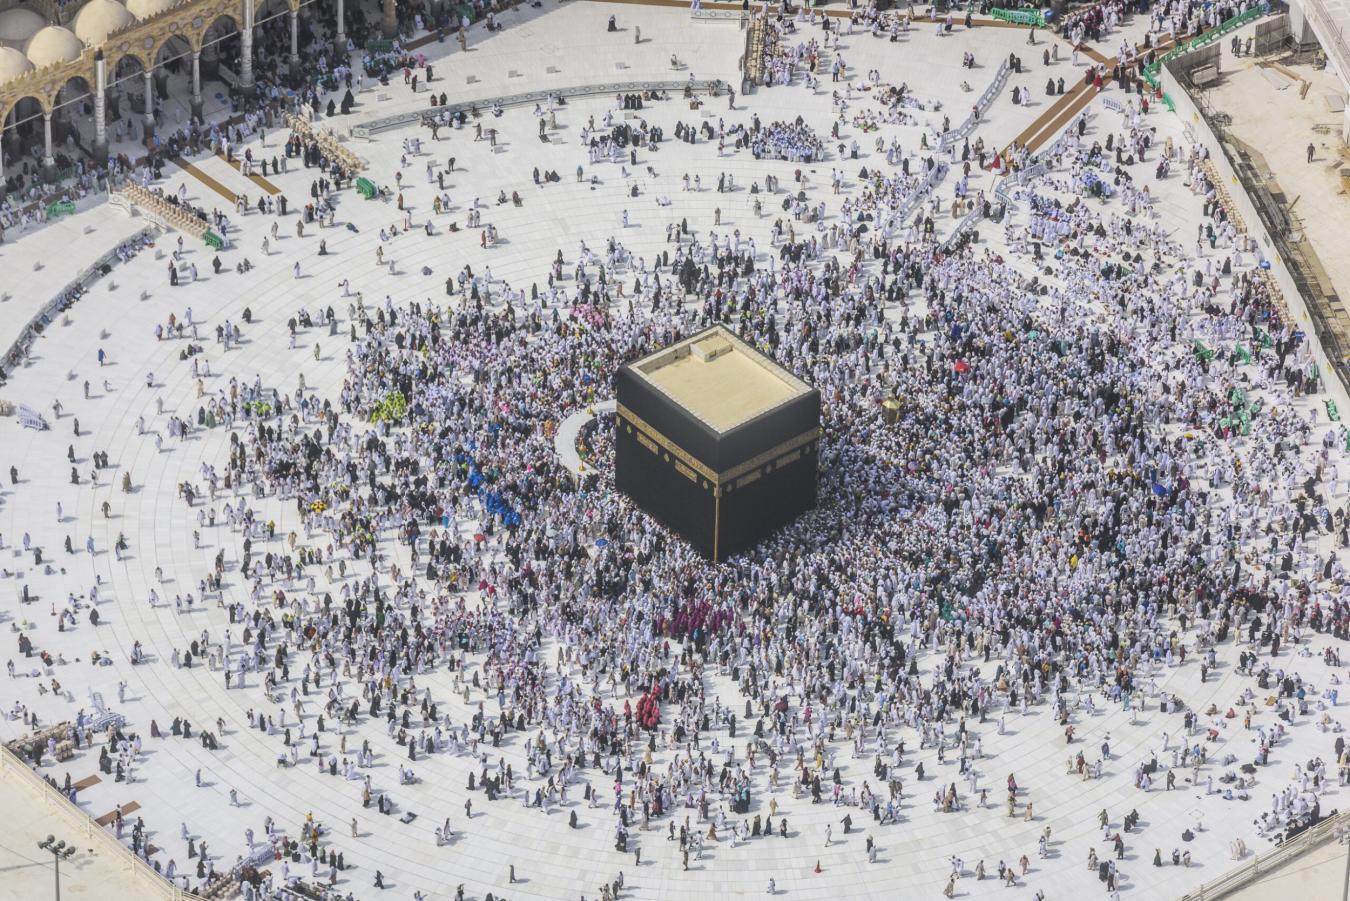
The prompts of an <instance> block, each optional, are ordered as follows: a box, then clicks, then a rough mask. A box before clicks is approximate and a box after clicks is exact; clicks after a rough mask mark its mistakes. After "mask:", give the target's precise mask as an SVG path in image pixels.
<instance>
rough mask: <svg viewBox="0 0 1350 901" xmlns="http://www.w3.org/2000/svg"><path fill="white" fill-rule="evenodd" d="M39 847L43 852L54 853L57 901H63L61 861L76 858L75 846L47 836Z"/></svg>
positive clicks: (52, 836) (38, 844)
mask: <svg viewBox="0 0 1350 901" xmlns="http://www.w3.org/2000/svg"><path fill="white" fill-rule="evenodd" d="M37 846H38V847H39V848H41V849H42V850H43V851H50V852H52V862H53V863H55V864H56V901H61V859H62V858H65V859H66V860H69V859H70V858H71V857H72V856H74V854H75V846H74V845H67V844H66V843H65V841H58V840H57V839H56V836H54V835H49V836H47V837H46V838H45V839H43V840H42V841H40V842H38V843H37Z"/></svg>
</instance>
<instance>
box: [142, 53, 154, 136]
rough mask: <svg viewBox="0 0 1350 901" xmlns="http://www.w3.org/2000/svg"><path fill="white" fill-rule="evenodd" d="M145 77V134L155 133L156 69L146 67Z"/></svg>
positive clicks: (143, 73)
mask: <svg viewBox="0 0 1350 901" xmlns="http://www.w3.org/2000/svg"><path fill="white" fill-rule="evenodd" d="M141 74H142V75H143V76H144V77H145V136H146V137H147V138H148V137H150V136H151V135H152V134H154V133H155V70H154V69H146V70H145V71H144V72H142V73H141Z"/></svg>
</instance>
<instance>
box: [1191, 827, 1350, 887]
mask: <svg viewBox="0 0 1350 901" xmlns="http://www.w3.org/2000/svg"><path fill="white" fill-rule="evenodd" d="M1347 825H1350V812H1346V813H1338V814H1336V815H1335V816H1330V817H1327V818H1326V819H1325V820H1323V821H1322V822H1320V823H1318V824H1317V825H1316V826H1312V827H1309V828H1308V829H1305V830H1303V831H1302V832H1300V833H1299V834H1298V835H1296V836H1294V837H1293V838H1291V839H1289V840H1287V841H1285V842H1282V843H1281V844H1279V845H1277V846H1275V848H1274V849H1273V850H1271V851H1267V852H1266V853H1265V854H1258V855H1256V856H1255V857H1253V858H1252V860H1251V863H1246V864H1243V865H1242V866H1240V867H1237V868H1236V869H1233V870H1229V871H1228V872H1227V873H1225V874H1223V875H1222V876H1220V877H1219V878H1218V879H1215V880H1214V881H1213V882H1206V883H1205V884H1204V885H1201V886H1200V887H1199V888H1197V889H1194V890H1193V891H1190V892H1187V893H1186V894H1184V895H1182V896H1181V899H1180V901H1214V899H1217V898H1222V897H1223V896H1224V895H1229V894H1232V893H1233V892H1235V891H1237V890H1238V889H1240V888H1242V887H1243V886H1244V885H1246V884H1247V883H1249V882H1251V881H1252V880H1254V879H1256V878H1258V877H1260V876H1262V875H1264V874H1266V873H1269V872H1270V871H1271V870H1276V869H1279V868H1280V867H1282V866H1284V865H1285V864H1287V863H1289V862H1290V861H1291V860H1293V859H1295V858H1296V857H1300V856H1302V855H1303V854H1304V853H1305V852H1308V851H1311V850H1312V849H1313V848H1316V847H1317V846H1319V845H1322V844H1325V843H1326V842H1329V841H1333V840H1334V839H1335V837H1336V831H1337V830H1338V829H1340V828H1342V827H1344V826H1347Z"/></svg>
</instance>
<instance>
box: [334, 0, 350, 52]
mask: <svg viewBox="0 0 1350 901" xmlns="http://www.w3.org/2000/svg"><path fill="white" fill-rule="evenodd" d="M333 52H334V53H336V54H337V57H338V59H340V60H346V59H347V10H346V7H345V5H344V4H343V0H337V37H335V38H333Z"/></svg>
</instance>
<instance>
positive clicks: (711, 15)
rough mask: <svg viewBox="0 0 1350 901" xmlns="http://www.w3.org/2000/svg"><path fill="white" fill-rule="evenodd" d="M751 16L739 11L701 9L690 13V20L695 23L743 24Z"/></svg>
mask: <svg viewBox="0 0 1350 901" xmlns="http://www.w3.org/2000/svg"><path fill="white" fill-rule="evenodd" d="M749 15H750V14H749V13H747V12H744V11H742V10H739V9H704V8H703V7H699V8H698V9H693V10H690V11H689V18H690V19H692V20H693V21H695V22H738V21H739V22H742V23H744V21H745V19H746V18H747V17H748V16H749Z"/></svg>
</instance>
